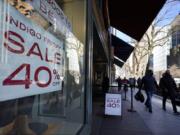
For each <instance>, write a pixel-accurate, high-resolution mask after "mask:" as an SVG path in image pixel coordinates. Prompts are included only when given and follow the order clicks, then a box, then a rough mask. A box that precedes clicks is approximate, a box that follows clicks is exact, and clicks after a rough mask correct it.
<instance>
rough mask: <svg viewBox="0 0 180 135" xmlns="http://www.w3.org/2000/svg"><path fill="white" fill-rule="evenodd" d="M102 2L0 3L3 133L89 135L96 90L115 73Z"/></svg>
mask: <svg viewBox="0 0 180 135" xmlns="http://www.w3.org/2000/svg"><path fill="white" fill-rule="evenodd" d="M103 4H105V1H104V2H102V1H98V2H97V1H95V0H93V1H87V0H81V1H77V0H60V1H56V0H51V1H47V0H39V1H34V0H1V1H0V33H1V34H0V65H1V66H0V74H1V76H0V82H1V85H0V107H1V111H0V135H6V134H13V133H15V134H19V135H26V134H28V135H30V134H31V135H34V134H37V133H39V134H43V135H50V134H58V135H65V134H69V135H74V134H77V133H82V134H83V130H85V133H84V134H86V135H87V134H90V129H91V119H92V117H91V115H92V89H93V88H94V86H95V85H97V84H99V83H100V84H101V81H102V78H103V75H105V74H106V75H107V76H109V75H110V70H111V66H110V60H109V59H110V49H109V35H108V27H109V26H108V25H109V24H108V20H107V21H104V19H103V18H104V16H106V12H105V11H104V7H105V6H104V5H103ZM106 6H107V5H106ZM92 7H93V8H92ZM99 53H101V55H98V54H99ZM109 77H110V76H109ZM97 79H100V80H99V82H98V81H97ZM34 127H36V128H34Z"/></svg>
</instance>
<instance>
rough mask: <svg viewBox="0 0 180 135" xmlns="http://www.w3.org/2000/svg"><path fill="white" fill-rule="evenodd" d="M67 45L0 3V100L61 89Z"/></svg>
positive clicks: (12, 8)
mask: <svg viewBox="0 0 180 135" xmlns="http://www.w3.org/2000/svg"><path fill="white" fill-rule="evenodd" d="M63 70H64V43H63V41H62V40H61V39H59V38H57V37H55V36H54V35H52V34H51V33H49V32H48V31H46V30H44V29H43V28H41V26H38V25H36V24H35V23H34V22H32V21H31V20H30V19H28V18H26V17H25V16H24V15H22V14H21V13H20V12H19V11H17V10H16V9H15V8H14V7H12V6H11V5H9V4H7V3H6V2H4V1H0V101H6V100H10V99H16V98H20V97H25V96H31V95H37V94H42V93H48V92H53V91H58V90H61V89H62V88H61V87H62V86H61V85H62V81H63V78H64V76H63V75H64V74H63V73H64V71H63Z"/></svg>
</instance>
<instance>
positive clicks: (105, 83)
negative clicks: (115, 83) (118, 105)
mask: <svg viewBox="0 0 180 135" xmlns="http://www.w3.org/2000/svg"><path fill="white" fill-rule="evenodd" d="M108 90H109V78H108V77H107V75H105V76H104V77H103V81H102V91H103V93H104V94H105V93H107V92H108Z"/></svg>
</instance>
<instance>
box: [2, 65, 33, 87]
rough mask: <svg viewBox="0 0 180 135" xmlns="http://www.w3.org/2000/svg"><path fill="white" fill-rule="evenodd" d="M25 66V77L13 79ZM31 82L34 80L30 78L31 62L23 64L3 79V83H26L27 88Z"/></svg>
mask: <svg viewBox="0 0 180 135" xmlns="http://www.w3.org/2000/svg"><path fill="white" fill-rule="evenodd" d="M23 68H26V74H25V79H24V80H12V79H13V78H14V77H15V76H16V75H17V74H18V73H19V72H20V71H21V70H22V69H23ZM31 83H32V81H31V80H30V65H29V64H22V65H21V66H20V67H18V68H17V69H16V70H15V71H14V72H13V73H11V74H10V75H9V76H8V77H7V78H6V79H5V80H4V81H3V85H25V88H26V89H27V88H29V85H30V84H31Z"/></svg>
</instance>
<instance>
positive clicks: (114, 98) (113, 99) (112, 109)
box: [105, 93, 122, 116]
mask: <svg viewBox="0 0 180 135" xmlns="http://www.w3.org/2000/svg"><path fill="white" fill-rule="evenodd" d="M121 104H122V103H121V94H110V93H106V99H105V114H107V115H117V116H118V115H119V116H120V115H122V110H121Z"/></svg>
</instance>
